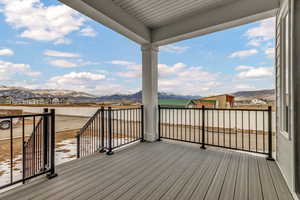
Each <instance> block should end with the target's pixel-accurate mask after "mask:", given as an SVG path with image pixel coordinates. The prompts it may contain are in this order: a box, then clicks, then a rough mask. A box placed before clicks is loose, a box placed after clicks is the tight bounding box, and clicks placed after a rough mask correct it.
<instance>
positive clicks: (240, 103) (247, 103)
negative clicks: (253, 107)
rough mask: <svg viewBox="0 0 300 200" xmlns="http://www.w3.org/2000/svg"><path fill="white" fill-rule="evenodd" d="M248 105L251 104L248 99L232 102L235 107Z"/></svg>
mask: <svg viewBox="0 0 300 200" xmlns="http://www.w3.org/2000/svg"><path fill="white" fill-rule="evenodd" d="M249 104H251V100H249V99H240V100H234V105H235V106H240V105H249Z"/></svg>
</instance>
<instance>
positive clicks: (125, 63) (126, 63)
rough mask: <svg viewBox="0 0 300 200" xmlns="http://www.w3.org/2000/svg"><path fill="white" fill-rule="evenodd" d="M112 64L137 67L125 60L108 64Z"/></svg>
mask: <svg viewBox="0 0 300 200" xmlns="http://www.w3.org/2000/svg"><path fill="white" fill-rule="evenodd" d="M108 63H110V64H113V65H125V66H126V65H135V63H134V62H129V61H125V60H113V61H110V62H108Z"/></svg>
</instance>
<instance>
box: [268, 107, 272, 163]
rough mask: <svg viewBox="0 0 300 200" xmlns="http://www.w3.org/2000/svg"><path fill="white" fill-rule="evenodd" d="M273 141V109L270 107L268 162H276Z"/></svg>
mask: <svg viewBox="0 0 300 200" xmlns="http://www.w3.org/2000/svg"><path fill="white" fill-rule="evenodd" d="M272 143H273V140H272V107H271V106H269V107H268V148H269V150H268V157H267V159H268V160H272V161H274V158H273V155H272V151H273V145H272Z"/></svg>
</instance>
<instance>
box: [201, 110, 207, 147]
mask: <svg viewBox="0 0 300 200" xmlns="http://www.w3.org/2000/svg"><path fill="white" fill-rule="evenodd" d="M201 148H202V149H206V148H205V106H202V145H201Z"/></svg>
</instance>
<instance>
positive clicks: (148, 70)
mask: <svg viewBox="0 0 300 200" xmlns="http://www.w3.org/2000/svg"><path fill="white" fill-rule="evenodd" d="M157 53H158V47H157V46H155V45H152V44H147V45H143V46H142V57H143V58H142V59H143V61H142V63H143V65H142V66H143V67H142V68H143V71H142V77H143V104H144V109H145V111H144V123H145V124H144V134H145V140H146V141H150V142H154V141H156V140H157V138H158V122H157V118H158V113H157V110H158V95H157V90H158V62H157Z"/></svg>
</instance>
